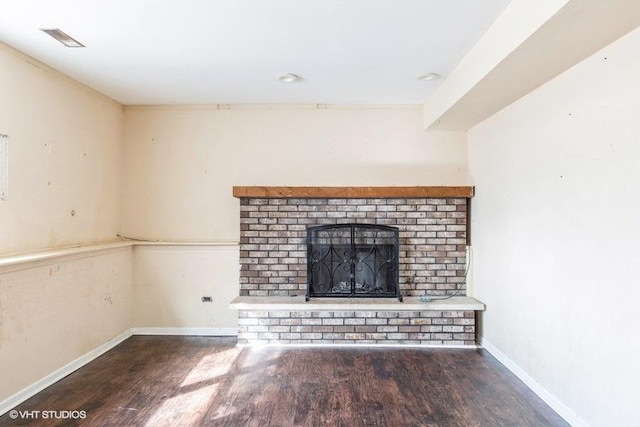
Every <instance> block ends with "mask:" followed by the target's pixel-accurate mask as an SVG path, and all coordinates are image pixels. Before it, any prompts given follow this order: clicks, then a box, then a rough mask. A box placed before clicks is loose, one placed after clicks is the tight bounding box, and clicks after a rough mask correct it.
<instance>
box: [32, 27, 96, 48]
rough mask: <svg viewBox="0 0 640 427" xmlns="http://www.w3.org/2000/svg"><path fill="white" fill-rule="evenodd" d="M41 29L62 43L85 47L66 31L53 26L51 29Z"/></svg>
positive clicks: (68, 45)
mask: <svg viewBox="0 0 640 427" xmlns="http://www.w3.org/2000/svg"><path fill="white" fill-rule="evenodd" d="M40 30H42V31H44V32H45V33H47V34H49V35H50V36H51V37H53V38H54V39H56V40H58V41H59V42H60V43H62V44H63V45H65V46H66V47H85V46H84V45H83V44H82V43H80V42H79V41H78V40H76V39H74V38H73V37H71V36H69V35H68V34H66V33H65V32H64V31H62V30H60V29H58V28H51V29H45V28H40Z"/></svg>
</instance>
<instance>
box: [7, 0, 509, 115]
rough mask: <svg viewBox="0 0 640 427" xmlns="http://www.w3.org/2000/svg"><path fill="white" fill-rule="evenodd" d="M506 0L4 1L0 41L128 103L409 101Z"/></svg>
mask: <svg viewBox="0 0 640 427" xmlns="http://www.w3.org/2000/svg"><path fill="white" fill-rule="evenodd" d="M510 1H511V0H482V1H480V0H183V1H178V0H173V1H171V0H2V1H1V2H0V41H2V42H4V43H6V44H8V45H10V46H13V47H14V48H16V49H18V50H20V51H22V52H25V53H27V54H28V55H31V56H33V57H35V58H37V59H39V60H40V61H42V62H44V63H46V64H48V65H50V66H52V67H53V68H56V69H58V70H60V71H62V72H63V73H65V74H67V75H69V76H71V77H73V78H74V79H76V80H78V81H80V82H82V83H84V84H86V85H87V86H89V87H92V88H94V89H96V90H97V91H99V92H102V93H103V94H105V95H107V96H109V97H110V98H113V99H115V100H116V101H118V102H120V103H122V104H125V105H143V104H244V103H252V104H255V103H258V104H262V103H269V104H271V103H320V104H417V103H421V102H423V101H424V100H425V98H426V97H427V96H429V95H430V94H431V93H432V92H433V90H434V89H435V88H436V87H437V85H438V84H439V83H440V82H441V81H442V80H443V78H441V79H439V80H435V81H422V80H419V79H417V77H418V76H419V75H421V74H424V73H427V72H435V73H439V74H441V75H443V76H444V77H446V75H447V74H448V73H449V72H450V71H451V70H452V69H453V68H454V67H455V66H456V64H457V63H458V61H460V59H462V57H464V55H465V54H466V53H467V52H468V51H469V49H470V48H471V47H472V46H473V45H474V44H475V42H476V41H477V40H478V39H479V38H480V36H481V35H482V34H483V33H484V31H486V29H487V28H488V27H489V26H490V25H491V23H492V21H493V20H494V19H495V18H496V17H497V16H498V15H499V14H500V12H502V10H503V9H504V8H505V7H506V5H507V4H508V3H509V2H510ZM40 28H60V29H61V30H62V31H64V32H66V33H67V34H69V35H70V36H72V37H74V38H75V39H77V40H78V41H80V42H81V43H83V44H85V45H86V46H87V47H86V48H84V49H74V48H67V47H64V46H63V45H61V44H60V43H59V42H57V41H56V40H54V39H52V38H50V37H49V36H48V35H46V34H45V33H43V32H42V31H40V30H39V29H40ZM279 73H294V74H298V75H300V76H302V80H301V81H299V82H296V83H290V84H283V83H280V82H278V81H277V79H276V75H277V74H279Z"/></svg>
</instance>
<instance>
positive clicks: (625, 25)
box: [424, 0, 640, 130]
mask: <svg viewBox="0 0 640 427" xmlns="http://www.w3.org/2000/svg"><path fill="white" fill-rule="evenodd" d="M638 26H640V1H638V0H549V1H546V2H541V1H539V0H514V1H513V2H512V3H511V4H510V5H509V6H508V7H507V8H506V9H505V11H504V12H503V13H502V14H501V15H500V16H499V17H498V18H497V19H496V21H495V22H494V24H493V25H492V26H491V27H490V28H489V30H488V31H487V32H486V33H485V34H484V36H483V37H482V38H481V39H480V40H479V41H478V43H477V44H476V45H475V46H474V47H473V49H472V50H471V51H470V52H469V54H467V56H466V57H465V58H464V59H463V60H462V61H461V62H460V64H459V65H458V66H457V67H456V69H454V71H453V72H452V73H451V74H450V75H449V76H448V78H447V80H445V81H444V82H443V83H442V84H441V85H440V87H438V89H437V90H436V91H435V92H434V94H433V95H432V96H431V97H430V98H429V99H427V100H426V102H425V103H424V127H425V129H441V130H468V129H470V128H472V127H473V126H475V125H476V124H478V123H480V122H482V121H483V120H485V119H487V118H489V117H491V116H492V115H493V114H495V113H497V112H498V111H500V110H501V109H503V108H504V107H506V106H507V105H510V104H511V103H513V102H514V101H516V100H518V99H520V98H521V97H523V96H524V95H526V94H528V93H529V92H531V91H532V90H534V89H536V88H537V87H539V86H541V85H542V84H544V83H546V82H547V81H549V80H551V79H552V78H554V77H556V76H557V75H559V74H560V73H562V72H563V71H565V70H567V69H569V68H571V67H572V66H573V65H575V64H577V63H578V62H580V61H582V60H583V59H585V58H587V57H589V56H591V55H592V54H594V53H595V52H597V51H598V50H600V49H601V48H603V47H605V46H606V45H608V44H610V43H612V42H613V41H615V40H617V39H618V38H620V37H622V36H623V35H625V34H627V33H628V32H630V31H631V30H633V29H635V28H637V27H638Z"/></svg>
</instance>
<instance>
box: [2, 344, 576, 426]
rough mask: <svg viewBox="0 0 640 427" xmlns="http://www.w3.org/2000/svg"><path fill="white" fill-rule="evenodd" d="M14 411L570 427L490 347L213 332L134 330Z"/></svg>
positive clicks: (274, 422) (150, 422)
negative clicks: (246, 340)
mask: <svg viewBox="0 0 640 427" xmlns="http://www.w3.org/2000/svg"><path fill="white" fill-rule="evenodd" d="M15 409H16V410H17V411H22V412H23V413H24V411H41V415H40V416H39V417H38V418H37V419H24V418H20V417H18V418H17V419H16V420H12V419H11V418H10V416H9V415H10V413H6V414H4V415H3V416H2V417H0V427H1V426H24V425H30V426H76V425H77V426H119V427H120V426H150V427H151V426H152V427H157V426H275V427H281V426H282V427H284V426H345V427H355V426H394V427H395V426H407V427H409V426H465V427H468V426H536V427H537V426H566V425H568V424H567V423H565V422H564V421H563V420H562V418H560V417H559V416H558V415H557V414H556V413H555V412H553V411H552V410H551V409H550V408H549V407H548V406H546V405H545V404H544V403H543V402H542V401H541V400H540V399H539V398H538V397H537V396H536V395H535V394H533V392H531V391H530V390H529V389H528V388H527V387H526V386H525V385H524V384H523V383H522V382H520V380H518V379H517V378H516V377H515V376H514V375H513V374H511V373H510V372H509V371H508V370H507V369H506V368H504V367H503V366H502V365H501V364H500V363H498V362H497V361H496V360H495V359H494V358H493V357H492V356H491V355H489V354H488V353H487V352H485V351H483V350H469V349H459V350H458V349H416V348H414V349H398V348H393V349H391V348H335V347H334V348H326V347H325V348H274V347H268V348H240V347H236V346H235V339H230V338H212V337H166V336H164V337H162V336H160V337H159V336H155V337H152V336H134V337H131V338H129V339H128V340H126V341H124V342H123V343H121V344H120V345H118V346H117V347H115V348H114V349H112V350H111V351H109V352H108V353H106V354H104V355H103V356H101V357H99V358H98V359H96V360H94V361H93V362H91V363H90V364H88V365H86V366H84V367H82V368H81V369H79V370H78V371H76V372H74V373H73V374H71V375H69V376H67V377H66V378H64V379H62V380H60V381H59V382H57V383H56V384H54V385H52V386H51V387H49V388H47V389H45V390H43V391H42V392H40V393H38V394H37V395H36V396H34V397H33V398H31V399H29V400H28V401H26V402H24V403H23V404H21V405H19V406H18V407H17V408H15ZM42 411H85V413H86V417H85V418H84V419H76V420H73V419H68V418H67V419H63V418H61V419H55V418H54V419H51V418H52V417H56V416H62V417H65V416H68V414H65V413H63V412H57V413H52V412H50V413H47V415H48V416H49V418H47V419H43V416H42ZM77 415H78V414H77V413H76V416H77Z"/></svg>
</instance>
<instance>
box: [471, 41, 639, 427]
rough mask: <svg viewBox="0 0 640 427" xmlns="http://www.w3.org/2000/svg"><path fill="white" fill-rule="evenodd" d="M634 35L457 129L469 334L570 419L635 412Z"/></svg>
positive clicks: (591, 420) (631, 418) (616, 417)
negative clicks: (473, 314) (471, 312)
mask: <svg viewBox="0 0 640 427" xmlns="http://www.w3.org/2000/svg"><path fill="white" fill-rule="evenodd" d="M638 45H640V30H635V31H634V32H632V33H631V34H629V35H628V36H625V37H624V38H623V39H621V40H619V41H617V42H615V43H614V44H612V45H611V46H609V47H607V48H605V49H604V50H602V51H600V52H598V53H596V54H595V55H593V56H592V57H591V58H589V59H587V60H586V61H584V62H583V63H580V64H578V65H577V66H575V67H574V68H572V69H570V70H569V71H567V72H565V73H564V74H562V75H560V76H559V77H557V78H556V79H554V80H552V81H551V82H549V83H548V84H546V85H544V86H543V87H541V88H540V89H538V90H536V91H534V92H532V93H531V94H529V95H527V96H526V97H524V98H523V99H521V100H520V101H518V102H516V103H515V104H513V105H511V106H510V107H508V108H506V109H504V110H503V111H501V112H500V113H498V114H496V115H495V116H493V117H492V118H490V119H488V120H486V121H485V122H483V123H481V124H479V125H478V126H476V127H475V128H473V129H472V130H470V132H469V170H470V177H471V180H472V183H473V184H474V185H476V197H475V198H474V199H473V210H472V212H473V214H472V230H473V235H472V244H473V252H474V265H475V269H474V296H475V297H477V298H479V299H480V300H482V301H483V302H485V303H486V305H487V310H486V312H485V313H484V314H483V317H482V335H483V340H484V342H485V343H487V344H490V345H491V346H492V347H494V348H495V349H497V350H498V351H500V352H501V353H502V354H504V355H505V356H506V357H507V358H508V359H510V360H511V361H513V362H514V363H515V365H517V366H518V367H519V368H520V369H522V370H523V371H524V372H525V373H526V374H528V375H529V376H530V377H531V378H533V379H534V380H535V381H537V382H538V383H539V384H540V385H542V386H543V387H544V388H545V389H546V390H547V391H548V392H550V393H551V394H552V395H553V396H555V398H557V400H558V401H559V402H561V403H562V404H563V405H566V407H567V408H568V409H569V411H570V412H572V413H573V414H571V413H569V414H568V415H569V416H570V417H572V418H571V419H572V421H573V422H574V423H575V424H576V425H579V424H580V423H582V422H586V424H588V425H593V426H604V425H616V426H618V425H619V426H622V425H640V413H639V412H638V409H637V401H638V399H637V395H638V393H637V385H638V384H639V383H640V369H638V360H640V340H638V333H637V330H638V328H637V326H636V324H637V322H638V316H637V313H638V307H637V301H638V299H639V298H640V287H638V286H637V272H636V268H635V266H636V264H637V262H638V259H637V258H638V256H637V255H638V249H637V241H638V238H640V222H639V220H638V218H640V201H639V199H638V197H637V195H636V193H637V191H636V187H637V183H638V182H640V167H639V166H640V144H639V143H638V135H640V121H639V120H638V112H639V111H640V85H638V82H637V80H638V76H639V75H640V57H639V56H638V54H637V47H638ZM565 415H567V414H566V413H565Z"/></svg>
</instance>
